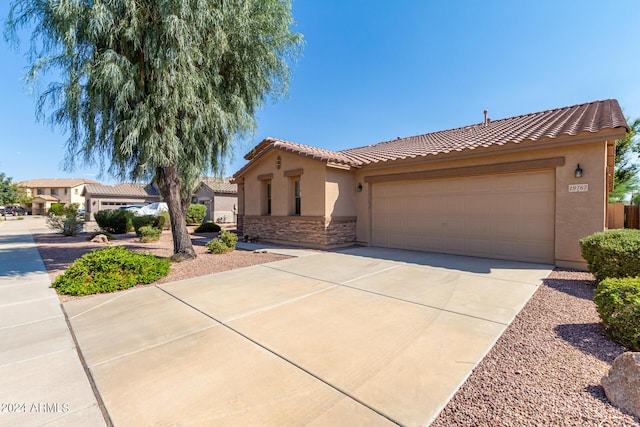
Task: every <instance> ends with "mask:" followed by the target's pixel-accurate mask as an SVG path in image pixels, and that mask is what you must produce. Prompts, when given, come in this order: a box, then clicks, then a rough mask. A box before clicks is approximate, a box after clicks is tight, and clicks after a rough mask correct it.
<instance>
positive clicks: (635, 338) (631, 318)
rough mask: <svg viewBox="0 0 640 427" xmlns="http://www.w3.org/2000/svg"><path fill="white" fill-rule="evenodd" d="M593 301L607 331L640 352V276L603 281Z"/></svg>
mask: <svg viewBox="0 0 640 427" xmlns="http://www.w3.org/2000/svg"><path fill="white" fill-rule="evenodd" d="M593 301H594V302H595V303H596V308H597V309H598V314H599V315H600V318H601V319H602V327H603V328H604V330H605V331H606V332H607V333H608V334H609V335H610V336H611V337H612V338H613V339H614V340H616V341H618V342H619V343H620V344H622V345H624V346H625V347H628V348H629V349H630V350H631V351H640V277H627V278H622V279H617V278H616V279H614V278H611V279H605V280H603V281H602V282H600V284H598V287H597V288H596V293H595V296H594V298H593Z"/></svg>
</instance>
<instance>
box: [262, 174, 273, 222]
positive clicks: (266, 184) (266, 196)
mask: <svg viewBox="0 0 640 427" xmlns="http://www.w3.org/2000/svg"><path fill="white" fill-rule="evenodd" d="M261 199H262V207H261V209H260V211H261V214H262V215H271V180H270V179H265V180H263V181H262V197H261Z"/></svg>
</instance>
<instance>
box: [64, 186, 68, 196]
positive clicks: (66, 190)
mask: <svg viewBox="0 0 640 427" xmlns="http://www.w3.org/2000/svg"><path fill="white" fill-rule="evenodd" d="M67 194H69V189H68V188H65V189H64V195H65V196H66V195H67Z"/></svg>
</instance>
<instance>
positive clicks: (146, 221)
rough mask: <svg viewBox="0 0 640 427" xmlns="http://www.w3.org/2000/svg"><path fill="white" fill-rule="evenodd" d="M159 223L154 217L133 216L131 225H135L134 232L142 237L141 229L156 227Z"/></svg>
mask: <svg viewBox="0 0 640 427" xmlns="http://www.w3.org/2000/svg"><path fill="white" fill-rule="evenodd" d="M157 223H158V218H157V217H155V216H153V215H144V216H133V217H131V225H133V231H135V232H136V235H138V237H139V236H140V232H139V230H140V228H142V227H155V226H156V224H157Z"/></svg>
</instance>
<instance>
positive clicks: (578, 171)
mask: <svg viewBox="0 0 640 427" xmlns="http://www.w3.org/2000/svg"><path fill="white" fill-rule="evenodd" d="M575 177H576V178H582V168H581V167H580V163H578V167H577V168H576V172H575Z"/></svg>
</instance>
